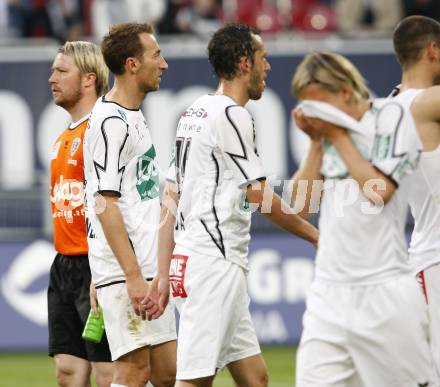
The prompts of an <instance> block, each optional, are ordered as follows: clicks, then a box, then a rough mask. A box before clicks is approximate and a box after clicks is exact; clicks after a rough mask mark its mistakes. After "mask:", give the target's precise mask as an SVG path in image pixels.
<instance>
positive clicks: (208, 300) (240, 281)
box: [170, 250, 261, 380]
mask: <svg viewBox="0 0 440 387" xmlns="http://www.w3.org/2000/svg"><path fill="white" fill-rule="evenodd" d="M170 282H171V288H172V294H173V297H174V300H175V303H176V307H177V309H178V310H179V312H180V321H179V337H178V342H177V376H176V379H178V380H191V379H197V378H202V377H207V376H212V375H214V374H215V373H216V370H218V369H222V368H224V367H225V366H226V365H227V364H229V363H231V362H234V361H237V360H241V359H245V358H247V357H250V356H253V355H257V354H259V353H261V350H260V346H259V344H258V339H257V335H256V333H255V329H254V326H253V323H252V319H251V315H250V312H249V302H250V300H249V296H248V292H247V282H246V273H245V271H244V270H243V268H241V267H240V266H238V265H236V264H234V263H232V262H230V261H227V260H225V259H219V258H214V257H208V256H200V255H196V254H194V253H192V252H191V253H188V251H180V250H179V252H178V253H177V252H176V254H174V255H173V259H172V261H171V268H170Z"/></svg>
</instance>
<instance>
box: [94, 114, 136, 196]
mask: <svg viewBox="0 0 440 387" xmlns="http://www.w3.org/2000/svg"><path fill="white" fill-rule="evenodd" d="M127 139H128V126H127V124H126V122H124V120H122V119H121V118H119V117H109V118H106V119H105V120H104V121H103V122H102V124H101V130H100V131H99V134H98V136H96V137H95V141H96V143H95V144H91V149H93V152H92V158H93V164H94V169H95V172H96V176H97V178H98V192H100V191H114V192H117V193H119V195H120V191H121V182H122V175H123V173H124V170H125V166H126V163H127V160H126V157H125V155H126V153H127V151H126V147H127V143H128V141H127Z"/></svg>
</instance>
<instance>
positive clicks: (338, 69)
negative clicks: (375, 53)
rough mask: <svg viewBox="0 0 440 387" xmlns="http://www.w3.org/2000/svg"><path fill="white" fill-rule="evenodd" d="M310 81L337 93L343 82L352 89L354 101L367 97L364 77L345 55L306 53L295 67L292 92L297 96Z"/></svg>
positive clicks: (367, 92)
mask: <svg viewBox="0 0 440 387" xmlns="http://www.w3.org/2000/svg"><path fill="white" fill-rule="evenodd" d="M312 83H318V84H320V85H321V86H322V87H323V88H325V89H327V90H329V91H331V92H333V93H337V92H338V91H339V90H340V89H341V87H342V85H343V84H348V85H350V86H351V87H352V90H353V99H354V100H355V101H356V102H359V101H361V100H362V99H368V98H369V95H370V93H369V91H368V87H367V84H366V81H365V78H364V77H363V76H362V75H361V73H360V72H359V70H358V69H357V68H356V67H355V65H354V64H353V63H351V62H350V61H349V60H348V59H347V58H346V57H344V56H342V55H339V54H336V53H334V52H329V51H323V52H317V51H316V52H312V53H310V54H307V55H306V56H305V57H304V59H303V60H302V62H301V63H300V64H299V65H298V67H297V68H296V71H295V74H294V76H293V79H292V94H293V95H294V96H295V97H296V98H298V95H299V94H300V92H301V90H302V89H303V88H304V87H306V86H307V85H310V84H312Z"/></svg>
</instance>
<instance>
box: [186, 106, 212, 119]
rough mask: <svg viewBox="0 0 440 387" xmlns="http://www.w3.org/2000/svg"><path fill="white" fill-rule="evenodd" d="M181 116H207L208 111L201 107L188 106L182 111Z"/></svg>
mask: <svg viewBox="0 0 440 387" xmlns="http://www.w3.org/2000/svg"><path fill="white" fill-rule="evenodd" d="M182 117H198V118H206V117H208V112H207V111H206V110H205V109H203V108H200V109H197V110H196V109H193V108H189V109H187V110H185V111H184V112H183V113H182Z"/></svg>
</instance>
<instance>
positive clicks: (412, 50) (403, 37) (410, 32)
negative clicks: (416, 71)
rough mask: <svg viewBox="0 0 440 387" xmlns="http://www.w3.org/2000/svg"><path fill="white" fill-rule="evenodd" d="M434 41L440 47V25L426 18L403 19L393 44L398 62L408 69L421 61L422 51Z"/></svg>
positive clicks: (396, 30)
mask: <svg viewBox="0 0 440 387" xmlns="http://www.w3.org/2000/svg"><path fill="white" fill-rule="evenodd" d="M432 41H435V42H437V44H438V45H439V47H440V23H439V22H437V21H436V20H434V19H431V18H429V17H426V16H420V15H414V16H408V17H406V18H405V19H403V20H402V21H401V22H400V23H399V24H398V25H397V26H396V28H395V29H394V33H393V44H394V51H395V53H396V57H397V60H398V61H399V63H400V65H401V66H402V68H403V69H407V68H408V67H410V66H412V65H413V64H415V63H417V61H419V60H420V58H421V55H422V51H423V49H425V48H426V47H427V46H428V44H429V43H430V42H432Z"/></svg>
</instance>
